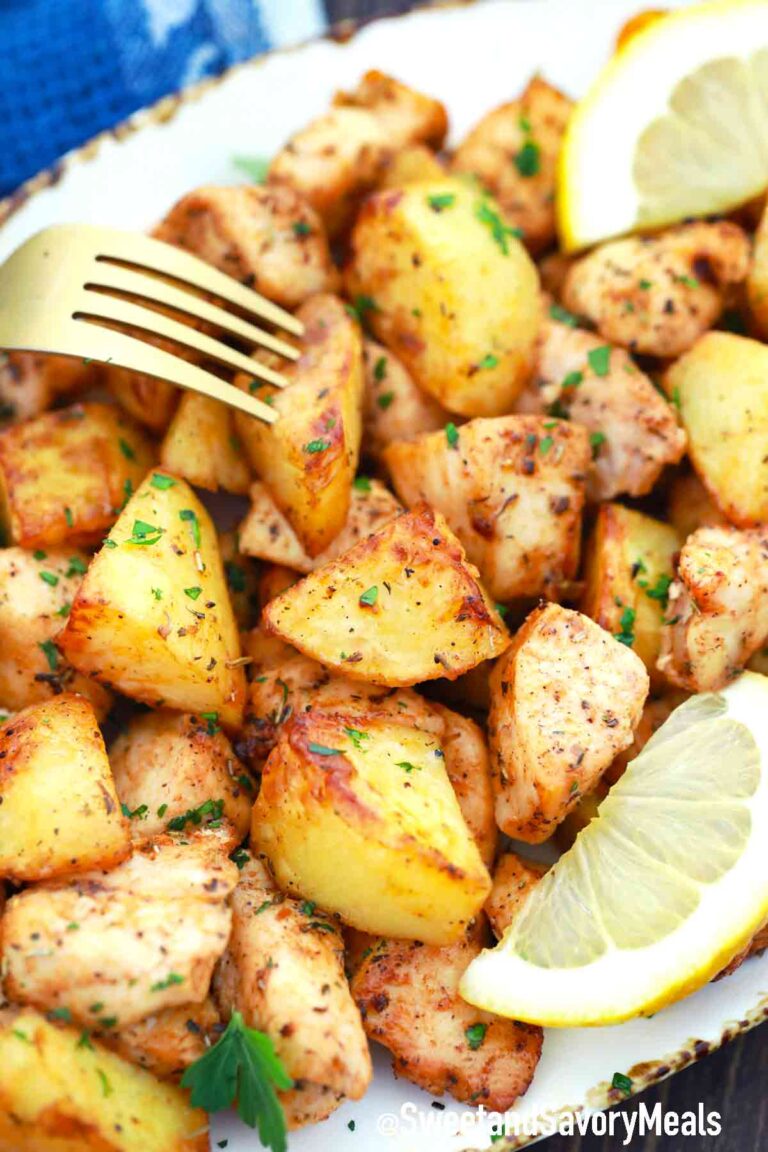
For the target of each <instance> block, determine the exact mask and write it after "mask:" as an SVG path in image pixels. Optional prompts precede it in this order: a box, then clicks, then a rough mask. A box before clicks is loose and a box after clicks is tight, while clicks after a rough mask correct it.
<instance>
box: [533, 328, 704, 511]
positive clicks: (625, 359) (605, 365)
mask: <svg viewBox="0 0 768 1152" xmlns="http://www.w3.org/2000/svg"><path fill="white" fill-rule="evenodd" d="M516 407H517V410H518V411H519V412H529V413H542V412H547V411H549V412H550V413H551V414H552V415H555V416H563V415H567V416H568V418H569V419H571V420H574V421H576V423H578V424H583V425H584V427H585V428H588V429H589V432H590V435H591V438H592V454H593V457H594V462H593V465H592V468H591V469H590V471H589V474H588V476H587V496H588V498H589V499H590V500H592V501H595V502H598V501H601V500H613V499H614V497H616V496H619V495H620V494H622V493H627V494H628V495H630V496H644V495H645V493H646V492H650V490H651V488H653V485H654V484H655V483H656V481H657V480H658V478H659V475H660V474H661V472H662V470H663V469H664V468H665V466H666V465H667V464H676V463H677V461H678V460H679V459H680V458H681V456H682V455H683V453H684V452H685V444H686V437H685V432H684V431H683V429H682V428H681V427H680V426H679V424H678V422H677V419H676V417H675V413H674V410H673V408H672V406H671V405H670V404H669V403H668V402H667V400H666V399H665V398H664V397H663V396H662V395H660V393H659V392H658V391H657V390H656V388H655V387H654V386H653V384H652V383H651V381H650V380H649V378H648V377H647V376H646V375H645V374H644V373H643V372H641V371H640V369H639V368H638V367H637V365H636V364H634V363H633V361H632V359H631V357H630V356H629V355H628V354H627V353H626V352H625V351H624V349H623V348H616V347H612V346H611V345H608V344H606V343H605V341H604V340H602V339H601V338H600V337H599V336H595V335H593V334H592V333H591V332H585V331H584V330H583V329H578V328H573V327H571V326H569V325H568V324H562V323H558V322H557V321H556V320H553V319H548V320H545V322H544V325H543V328H542V331H541V336H540V338H539V344H538V359H537V365H536V372H535V374H534V378H533V380H532V381H531V383H530V384H529V385H528V387H527V389H526V390H525V392H523V394H522V396H520V398H519V399H518V401H517V406H516Z"/></svg>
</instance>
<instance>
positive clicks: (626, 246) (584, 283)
mask: <svg viewBox="0 0 768 1152" xmlns="http://www.w3.org/2000/svg"><path fill="white" fill-rule="evenodd" d="M748 269H749V239H748V237H747V235H746V233H745V232H744V231H743V230H742V229H741V228H739V226H738V225H737V224H731V223H730V222H729V221H727V220H721V221H719V222H716V223H711V224H710V223H706V222H704V221H695V222H694V223H691V224H681V225H679V226H678V227H676V228H670V229H668V230H667V231H665V232H662V233H660V234H659V235H657V236H632V237H628V238H627V239H624V240H612V241H610V242H609V243H607V244H601V245H600V247H599V248H596V249H595V250H594V251H593V252H590V253H589V255H587V256H585V257H584V258H583V259H581V260H579V261H577V263H576V264H574V266H573V267H572V268H571V270H570V272H569V273H568V275H567V277H566V280H565V285H564V288H563V303H564V304H565V306H566V308H569V309H570V310H571V311H572V312H575V313H577V314H578V315H580V316H586V317H587V318H588V319H589V320H590V321H592V323H593V324H594V325H595V326H596V328H597V330H598V332H599V333H600V335H601V336H602V337H603V338H604V339H605V340H609V341H610V342H611V343H612V344H620V345H621V346H622V347H624V348H629V350H630V351H631V352H639V353H643V354H646V355H649V356H660V357H673V356H679V355H681V353H683V352H685V351H687V350H688V349H689V348H690V347H691V345H692V344H693V343H694V342H695V341H696V340H697V339H698V337H699V336H701V335H702V333H704V332H706V331H707V329H708V328H711V327H712V325H713V324H715V323H716V322H717V320H718V319H719V318H720V315H721V313H722V311H723V307H724V303H725V293H726V291H727V289H728V288H729V286H730V285H732V284H738V283H740V282H741V281H742V280H744V278H745V276H746V275H747V271H748Z"/></svg>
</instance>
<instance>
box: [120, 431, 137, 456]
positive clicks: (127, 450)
mask: <svg viewBox="0 0 768 1152" xmlns="http://www.w3.org/2000/svg"><path fill="white" fill-rule="evenodd" d="M117 442H118V444H119V445H120V451H121V452H122V454H123V456H125V458H126V460H135V459H136V453H135V452H134V450H133V448H132V447H131V445H130V444H129V443H128V441H127V440H123V438H122V436H121V437H120V439H119V440H118V441H117Z"/></svg>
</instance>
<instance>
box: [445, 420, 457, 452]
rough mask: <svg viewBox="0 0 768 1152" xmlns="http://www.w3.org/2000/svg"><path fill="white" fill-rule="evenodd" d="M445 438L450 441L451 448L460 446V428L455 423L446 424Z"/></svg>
mask: <svg viewBox="0 0 768 1152" xmlns="http://www.w3.org/2000/svg"><path fill="white" fill-rule="evenodd" d="M445 438H446V440H447V441H448V447H449V448H458V446H459V430H458V428H457V427H456V425H455V424H446V426H445Z"/></svg>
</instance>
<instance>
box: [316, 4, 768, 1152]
mask: <svg viewBox="0 0 768 1152" xmlns="http://www.w3.org/2000/svg"><path fill="white" fill-rule="evenodd" d="M325 6H326V9H327V11H328V15H329V19H330V20H331V21H333V22H334V23H335V22H338V21H341V20H345V19H355V20H360V19H363V20H366V19H371V18H372V17H374V16H379V15H384V14H391V13H393V12H405V11H407V10H408V9H409V8H415V7H418V4H417V3H414V2H413V0H325ZM637 6H638V10H640V9H641V8H643V7H647V4H645V3H644V0H638V4H637ZM511 95H513V93H510V96H511ZM764 1086H766V1088H764ZM766 1089H768V1027H765V1028H758V1029H756V1030H755V1031H753V1032H750V1033H749V1034H748V1035H746V1036H742V1037H740V1038H739V1039H738V1040H735V1041H734V1042H733V1043H731V1044H729V1045H727V1046H726V1047H725V1048H723V1049H721V1050H720V1051H719V1052H716V1053H714V1055H712V1056H708V1057H707V1058H706V1059H705V1060H702V1061H701V1062H700V1063H698V1064H695V1065H693V1066H692V1067H691V1068H687V1069H686V1070H685V1071H684V1072H680V1073H678V1075H677V1076H674V1077H673V1078H672V1079H670V1080H667V1081H665V1082H664V1083H663V1084H661V1085H659V1086H658V1087H656V1088H651V1089H649V1090H648V1091H647V1092H644V1093H643V1095H642V1097H640V1099H642V1100H643V1101H644V1102H645V1103H646V1104H647V1105H648V1107H649V1108H652V1107H653V1105H654V1104H656V1102H657V1101H660V1102H661V1104H662V1107H663V1108H664V1109H671V1110H674V1111H676V1112H680V1113H682V1112H685V1111H689V1110H690V1111H694V1112H695V1111H696V1108H697V1106H698V1104H699V1103H700V1102H703V1103H704V1104H705V1107H706V1111H708V1112H719V1113H720V1114H721V1116H722V1126H723V1131H722V1134H721V1135H720V1136H702V1137H694V1136H691V1137H687V1138H685V1139H683V1138H681V1137H679V1136H658V1137H657V1136H646V1137H645V1138H643V1139H638V1138H637V1137H636V1138H635V1139H634V1140H633V1141H632V1143H631V1145H630V1147H631V1148H633V1149H637V1152H641V1150H642V1152H768V1090H766ZM638 1104H639V1100H638V1099H635V1100H634V1101H632V1102H630V1103H629V1104H628V1105H627V1111H635V1110H636V1109H637V1107H638ZM539 1147H542V1148H546V1150H547V1152H617V1150H618V1149H619V1148H621V1147H622V1138H621V1137H619V1135H617V1136H615V1137H614V1138H613V1139H610V1137H607V1136H606V1137H602V1138H601V1137H597V1136H587V1137H584V1138H582V1137H580V1136H577V1137H573V1138H570V1137H565V1136H553V1137H552V1138H551V1139H550V1140H547V1141H544V1143H543V1144H542V1145H539Z"/></svg>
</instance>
